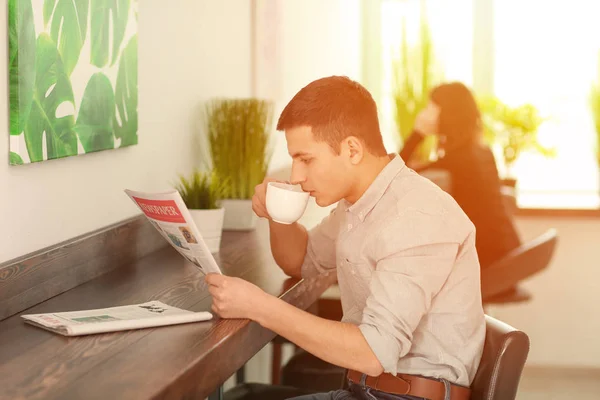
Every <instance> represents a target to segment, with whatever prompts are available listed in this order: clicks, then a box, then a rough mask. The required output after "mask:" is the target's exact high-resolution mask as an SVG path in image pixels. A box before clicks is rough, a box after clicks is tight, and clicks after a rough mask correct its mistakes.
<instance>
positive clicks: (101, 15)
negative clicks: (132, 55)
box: [91, 0, 130, 67]
mask: <svg viewBox="0 0 600 400" xmlns="http://www.w3.org/2000/svg"><path fill="white" fill-rule="evenodd" d="M91 2H92V57H91V61H92V64H93V65H95V66H97V67H103V66H105V65H106V64H107V63H108V62H109V56H110V54H112V61H111V64H114V62H115V60H116V58H117V55H118V53H119V48H120V46H121V43H122V42H123V38H124V36H125V29H126V27H127V20H128V18H129V3H130V0H91ZM111 19H112V27H113V29H112V32H110V29H109V28H110V25H111V24H110V21H111ZM111 33H112V42H111V40H110V36H111ZM111 49H112V52H111Z"/></svg>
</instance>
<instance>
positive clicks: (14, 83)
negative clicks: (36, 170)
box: [8, 0, 138, 165]
mask: <svg viewBox="0 0 600 400" xmlns="http://www.w3.org/2000/svg"><path fill="white" fill-rule="evenodd" d="M136 1H137V0H77V1H73V0H43V4H42V2H41V0H39V1H37V2H36V3H32V0H9V2H8V23H9V92H10V93H9V98H10V135H13V136H20V135H23V136H24V142H25V145H26V148H27V154H28V156H29V161H30V162H37V161H42V160H43V159H44V155H46V156H47V159H55V158H60V157H66V156H72V155H77V154H78V152H79V150H78V149H79V148H80V147H83V150H84V152H86V153H88V152H93V151H99V150H105V149H112V148H114V147H115V139H120V146H121V147H123V146H129V145H132V144H136V143H137V141H138V136H137V128H138V113H137V107H138V90H137V89H138V85H137V35H133V37H131V39H129V42H128V43H127V45H126V46H124V48H122V43H123V40H124V39H125V33H126V31H127V24H128V19H129V13H130V11H131V10H130V9H131V8H132V7H131V4H136ZM32 4H35V5H36V8H34V7H33V5H32ZM40 6H41V7H40ZM133 8H134V9H135V7H133ZM37 12H39V13H41V14H42V15H41V17H43V25H41V26H37V29H38V30H39V32H37V33H36V25H35V21H37V20H38V19H37V18H36V16H35V15H34V13H37ZM88 25H89V26H90V28H91V34H90V35H87V30H88ZM86 36H88V37H86ZM86 40H87V41H88V42H89V44H90V48H91V54H90V57H91V59H90V60H83V59H80V55H81V50H82V48H83V45H84V44H85V42H86ZM117 61H118V67H115V69H116V70H117V71H116V72H117V73H116V75H117V79H116V84H115V85H114V88H113V83H111V81H110V80H109V79H108V77H107V76H111V74H110V71H109V69H111V66H112V65H116V63H117ZM86 63H87V64H89V65H93V66H94V69H95V70H96V73H94V74H93V75H92V74H90V76H89V77H88V78H87V79H88V81H87V82H82V83H84V84H85V86H84V87H85V91H84V93H83V96H82V100H81V104H75V98H76V97H77V98H79V96H75V94H74V93H73V88H74V87H79V86H80V85H75V84H72V82H71V73H72V72H73V70H74V69H75V68H76V67H78V66H79V64H82V66H84V67H85V64H86ZM96 67H101V68H103V70H102V72H100V71H97V68H96ZM77 74H78V76H80V75H79V73H77ZM82 86H83V85H82ZM75 120H77V123H75ZM78 139H79V141H78ZM79 142H80V143H81V145H82V146H78V144H79ZM44 143H45V145H44ZM22 156H23V151H22V150H21V149H19V150H17V151H15V152H11V154H10V158H9V161H10V163H11V164H12V165H18V164H22V163H23V157H22Z"/></svg>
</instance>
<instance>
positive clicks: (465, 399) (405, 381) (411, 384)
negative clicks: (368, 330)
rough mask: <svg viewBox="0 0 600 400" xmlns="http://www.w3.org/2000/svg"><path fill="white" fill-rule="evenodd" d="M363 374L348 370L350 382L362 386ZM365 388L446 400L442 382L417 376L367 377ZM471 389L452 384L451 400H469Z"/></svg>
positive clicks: (383, 375)
mask: <svg viewBox="0 0 600 400" xmlns="http://www.w3.org/2000/svg"><path fill="white" fill-rule="evenodd" d="M361 377H362V373H361V372H358V371H353V370H348V379H349V380H350V382H352V383H355V384H357V385H361V382H360V378H361ZM365 386H367V387H369V388H371V389H374V390H379V391H381V392H386V393H390V394H395V395H410V396H415V397H423V398H425V399H429V400H444V396H445V394H446V387H445V386H444V383H443V382H441V381H437V380H435V379H429V378H424V377H421V376H417V375H406V374H398V375H396V376H394V375H392V374H389V373H385V374H381V375H379V376H367V379H366V380H365ZM470 397H471V389H469V388H466V387H463V386H458V385H454V384H450V399H451V400H469V398H470Z"/></svg>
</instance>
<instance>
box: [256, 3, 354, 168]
mask: <svg viewBox="0 0 600 400" xmlns="http://www.w3.org/2000/svg"><path fill="white" fill-rule="evenodd" d="M264 4H267V5H268V6H269V7H272V10H273V12H274V13H275V15H276V17H277V21H276V26H275V27H274V28H273V30H274V31H275V32H277V38H276V39H274V40H275V41H276V45H275V46H276V49H277V50H276V55H275V57H276V59H274V60H273V63H274V64H275V69H274V70H272V69H264V70H262V71H261V70H259V71H256V74H257V81H258V82H259V85H258V93H257V95H258V96H264V95H266V96H271V97H272V98H274V100H275V104H276V106H275V114H274V121H273V122H274V126H275V124H276V122H277V118H278V117H279V114H280V113H281V111H282V110H283V108H284V107H285V105H286V104H287V103H288V102H289V101H290V100H291V99H292V97H293V96H294V95H295V94H296V93H297V92H298V91H299V90H300V89H302V88H303V87H304V86H306V85H307V84H309V83H310V82H311V81H313V80H315V79H318V78H323V77H325V76H330V75H346V76H348V77H350V78H352V79H355V80H358V81H360V78H361V66H362V61H361V48H360V44H361V13H360V10H361V2H360V0H328V1H322V0H286V1H285V2H284V1H281V2H277V4H274V2H269V1H268V0H263V1H259V5H263V6H264ZM259 17H260V14H259ZM257 28H258V29H259V30H260V29H264V27H263V28H261V27H260V26H259V27H257ZM267 40H268V39H267ZM260 48H261V47H260V46H259V49H260ZM258 56H259V57H260V56H261V54H260V53H259V54H258ZM272 80H274V81H276V82H277V85H276V87H275V88H271V90H270V91H269V92H266V93H265V92H261V88H263V87H264V85H261V84H260V83H261V82H264V81H272ZM274 134H275V136H274V138H273V139H274V149H275V151H274V154H273V159H272V160H271V165H270V170H277V169H279V168H281V167H285V166H286V165H288V164H289V163H290V162H291V160H290V158H289V156H288V153H287V148H286V145H285V137H284V136H283V134H282V133H280V132H274Z"/></svg>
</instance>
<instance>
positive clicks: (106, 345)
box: [0, 220, 335, 400]
mask: <svg viewBox="0 0 600 400" xmlns="http://www.w3.org/2000/svg"><path fill="white" fill-rule="evenodd" d="M216 258H217V262H218V263H219V265H220V266H221V268H222V270H223V273H224V274H226V275H229V276H237V277H241V278H243V279H246V280H248V281H250V282H252V283H254V284H256V285H257V286H259V287H261V288H262V289H263V290H265V291H266V292H268V293H270V294H273V295H276V296H280V297H281V298H283V299H284V300H286V301H288V302H289V303H291V304H293V305H295V306H297V307H300V308H303V309H306V308H307V307H308V306H310V305H311V304H312V303H313V302H314V301H315V300H316V299H317V298H318V297H319V296H320V295H321V294H322V293H323V291H325V289H326V288H327V287H328V286H329V285H330V284H331V283H332V282H333V281H334V279H335V277H334V276H329V277H326V278H325V279H323V278H322V279H310V280H303V281H299V282H298V281H296V280H292V279H290V278H288V277H287V276H285V274H284V273H283V272H282V271H281V270H280V269H279V268H278V267H277V265H276V264H275V262H274V260H273V258H272V256H271V252H270V249H269V239H268V225H267V223H266V221H264V220H261V221H259V223H258V226H257V229H256V230H255V231H250V232H224V234H223V238H222V245H221V252H220V253H219V254H218V255H217V256H216ZM150 300H160V301H162V302H165V303H167V304H170V305H173V306H175V307H180V308H184V309H187V310H192V311H210V301H211V299H210V296H209V293H208V289H207V288H206V285H205V283H204V280H203V276H202V274H201V273H200V272H199V270H198V269H197V268H196V267H195V266H194V265H193V264H191V263H189V262H187V261H186V260H185V259H184V258H183V257H181V256H180V255H179V254H178V253H177V252H176V251H175V250H174V249H172V248H171V247H165V248H163V249H162V250H159V251H157V252H155V253H152V254H150V255H149V256H147V257H144V258H142V259H140V260H138V261H137V262H135V263H133V264H131V265H128V266H126V267H121V268H117V269H116V270H114V271H112V272H110V273H107V274H105V275H102V276H100V277H98V278H96V279H93V280H91V281H89V282H87V283H85V284H83V285H80V286H78V287H76V288H74V289H71V290H69V291H67V292H65V293H63V294H61V295H58V296H56V297H54V298H51V299H49V300H47V301H45V302H43V303H41V304H38V305H36V306H34V307H32V308H30V309H28V310H25V311H24V312H22V313H19V314H18V315H15V316H13V317H10V318H8V319H6V320H4V321H2V322H0V399H11V400H16V399H81V398H85V399H116V398H118V399H130V398H131V399H133V398H135V399H150V398H160V399H163V398H165V399H167V398H168V399H171V398H182V397H188V396H190V397H195V396H197V397H198V398H203V397H206V396H208V394H210V393H211V392H213V391H214V390H215V389H216V388H217V387H218V386H219V385H220V384H222V383H223V382H224V381H225V380H226V379H227V378H229V377H230V376H231V375H232V374H234V373H235V371H236V370H237V369H239V368H240V367H242V366H243V365H244V363H245V362H246V361H247V360H249V359H250V358H251V357H252V356H254V355H255V354H256V353H257V352H258V351H259V350H260V349H261V348H262V347H263V346H265V345H266V344H267V343H268V342H269V341H270V340H272V339H273V337H274V336H275V334H274V333H273V332H271V331H269V330H267V329H264V328H262V327H261V326H260V325H258V324H257V323H254V322H250V321H248V320H221V319H218V318H215V319H213V320H212V321H208V322H199V323H192V324H184V325H176V326H167V327H160V328H149V329H141V330H132V331H124V332H115V333H107V334H98V335H91V336H82V337H72V338H69V337H64V336H61V335H58V334H54V333H51V332H48V331H45V330H43V329H40V328H37V327H33V326H31V325H28V324H25V323H24V321H23V320H22V318H20V315H21V314H33V313H47V312H61V311H74V310H83V309H95V308H105V307H114V306H120V305H127V304H136V303H142V302H146V301H150Z"/></svg>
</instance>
